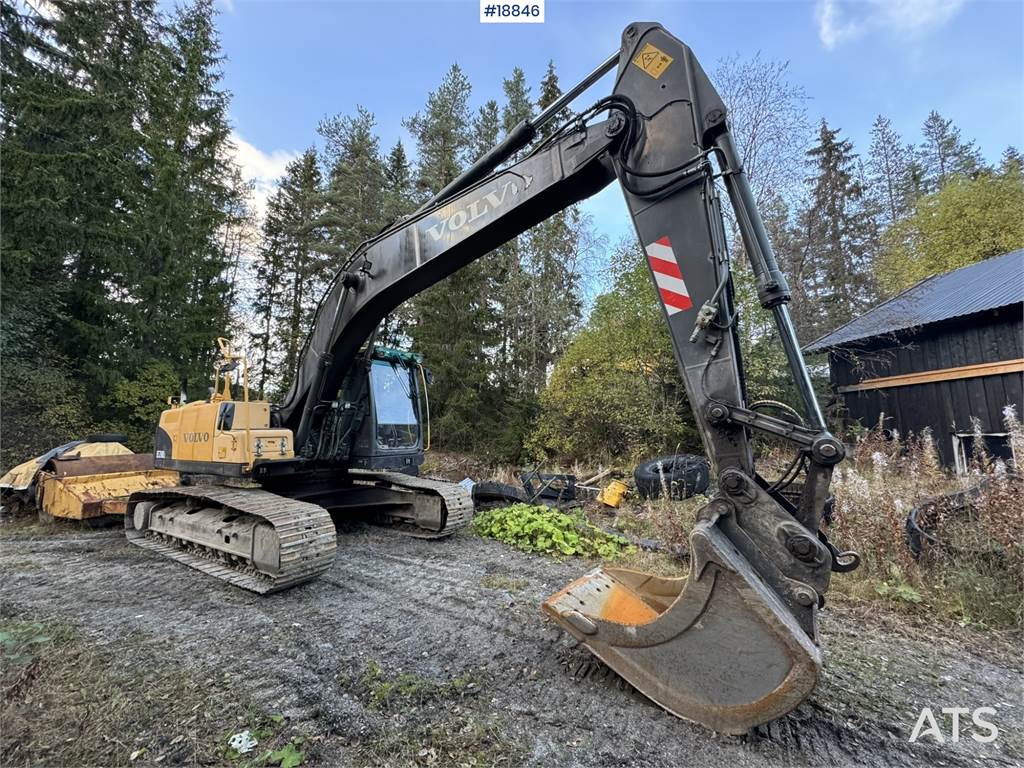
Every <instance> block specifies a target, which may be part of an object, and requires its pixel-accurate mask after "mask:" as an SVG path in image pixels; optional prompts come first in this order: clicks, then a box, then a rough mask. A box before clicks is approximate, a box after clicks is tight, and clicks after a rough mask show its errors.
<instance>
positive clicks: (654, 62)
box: [633, 43, 672, 80]
mask: <svg viewBox="0 0 1024 768" xmlns="http://www.w3.org/2000/svg"><path fill="white" fill-rule="evenodd" d="M633 63H634V64H636V65H637V66H638V67H640V69H642V70H643V71H644V72H646V73H647V74H648V75H650V76H651V77H653V78H654V79H655V80H657V79H658V78H659V77H661V73H662V72H664V71H665V70H666V69H668V65H669V64H671V63H672V57H671V56H669V55H668V54H667V53H665V52H664V51H662V50H660V49H658V48H655V47H654V46H653V45H651V44H650V43H647V45H645V46H644V47H643V48H642V49H641V50H640V53H638V54H637V55H636V58H635V59H633Z"/></svg>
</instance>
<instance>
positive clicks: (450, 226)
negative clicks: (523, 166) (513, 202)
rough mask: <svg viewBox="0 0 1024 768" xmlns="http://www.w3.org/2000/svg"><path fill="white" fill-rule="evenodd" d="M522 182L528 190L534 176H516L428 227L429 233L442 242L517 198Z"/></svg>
mask: <svg viewBox="0 0 1024 768" xmlns="http://www.w3.org/2000/svg"><path fill="white" fill-rule="evenodd" d="M520 181H522V189H528V188H529V186H530V183H531V182H532V181H533V177H532V176H526V175H516V176H513V177H512V178H510V179H508V181H506V182H505V183H504V184H502V185H501V186H499V187H498V188H497V189H495V190H492V191H490V192H488V193H487V194H486V195H484V196H483V197H479V198H477V199H476V200H474V201H473V202H471V203H470V204H469V205H467V206H466V207H465V208H461V209H459V210H457V211H456V212H455V213H453V214H452V215H451V216H449V217H448V218H446V219H442V220H441V221H439V222H438V223H437V224H435V225H434V226H432V227H427V232H428V233H429V234H430V236H431V237H432V238H433V239H434V240H435V241H437V240H440V239H441V238H442V237H444V236H445V235H446V234H448V235H450V234H453V233H455V232H458V231H459V230H460V229H462V228H463V227H466V226H468V225H470V224H472V223H473V222H474V221H476V220H477V219H479V218H480V217H482V216H486V215H487V214H488V213H490V212H491V211H493V210H495V209H496V208H498V206H500V205H502V204H503V203H504V202H505V200H506V199H509V198H512V197H515V196H516V195H518V194H519V193H520V192H521V191H522V190H521V189H520Z"/></svg>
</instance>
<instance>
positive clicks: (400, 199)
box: [384, 141, 416, 225]
mask: <svg viewBox="0 0 1024 768" xmlns="http://www.w3.org/2000/svg"><path fill="white" fill-rule="evenodd" d="M412 182H413V179H412V166H410V165H409V159H408V158H407V157H406V155H405V147H403V146H402V142H401V141H397V142H395V146H394V147H392V148H391V151H390V152H389V153H388V156H387V159H386V160H385V161H384V210H385V216H384V219H385V221H386V222H387V223H388V224H389V225H390V224H394V223H395V222H397V221H398V220H399V219H400V218H402V217H403V216H407V215H408V214H410V213H412V211H413V209H414V208H415V207H416V206H415V203H413V200H412Z"/></svg>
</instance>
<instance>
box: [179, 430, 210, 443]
mask: <svg viewBox="0 0 1024 768" xmlns="http://www.w3.org/2000/svg"><path fill="white" fill-rule="evenodd" d="M183 437H184V439H185V442H186V443H205V442H208V441H209V439H210V433H209V432H186V433H185V434H184V435H183Z"/></svg>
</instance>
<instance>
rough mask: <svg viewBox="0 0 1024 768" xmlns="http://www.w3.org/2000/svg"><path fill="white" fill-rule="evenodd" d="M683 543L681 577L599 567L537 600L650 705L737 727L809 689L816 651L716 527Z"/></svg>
mask: <svg viewBox="0 0 1024 768" xmlns="http://www.w3.org/2000/svg"><path fill="white" fill-rule="evenodd" d="M690 546H691V565H690V574H689V576H688V577H684V578H663V577H660V576H653V575H650V574H646V573H642V572H640V571H630V570H624V569H619V568H603V567H602V568H598V569H596V570H594V571H592V572H591V573H589V574H587V575H586V576H584V577H583V578H581V579H578V580H577V581H575V582H573V583H572V584H570V585H569V586H568V587H566V588H565V589H563V590H562V591H561V592H558V593H557V594H555V595H552V596H551V597H550V598H548V599H547V601H545V603H544V605H543V609H544V611H545V613H547V614H548V615H550V616H551V617H552V618H553V619H554V620H555V621H556V622H557V623H558V624H559V625H560V626H561V627H562V628H563V629H565V630H566V631H568V632H569V633H570V634H571V635H573V636H574V637H575V638H576V639H577V640H579V641H580V642H581V643H583V644H584V645H585V646H586V647H587V648H589V649H590V651H591V652H593V653H594V655H595V656H597V657H598V658H600V659H601V660H602V661H603V662H604V663H606V664H607V665H608V666H609V667H611V668H612V669H613V670H615V672H617V673H618V674H619V675H620V676H621V677H623V678H624V679H625V680H626V681H627V682H629V683H630V684H632V685H633V686H634V687H635V688H636V689H637V690H639V691H640V692H641V693H643V694H644V695H645V696H647V697H648V698H649V699H651V700H652V701H654V702H655V703H656V704H658V705H659V706H661V707H663V708H664V709H666V710H668V711H669V712H671V713H672V714H674V715H677V716H679V717H682V718H686V719H687V720H693V721H695V722H697V723H700V724H702V725H704V726H706V727H708V728H711V729H713V730H715V731H720V732H723V733H730V734H742V733H745V732H747V731H748V730H749V729H750V728H753V727H754V726H756V725H759V724H762V723H765V722H768V721H769V720H774V719H775V718H777V717H780V716H782V715H784V714H786V713H787V712H789V711H790V710H792V709H793V708H794V707H796V706H797V705H798V704H799V703H800V702H801V701H803V700H804V698H806V697H807V696H808V695H809V694H810V692H811V691H812V690H813V689H814V686H815V683H816V682H817V678H818V671H819V670H820V669H821V653H820V651H819V649H818V647H817V646H816V645H815V644H814V642H813V641H812V640H811V639H810V638H809V637H808V636H807V634H806V633H805V632H804V631H803V629H801V627H800V626H799V625H798V624H797V622H796V620H795V619H794V617H793V615H792V614H791V613H790V612H789V611H788V610H787V609H786V607H785V605H783V603H782V601H781V600H780V599H779V598H778V596H777V595H776V594H775V592H773V591H772V590H771V589H770V588H769V587H768V586H767V585H766V584H765V583H764V582H763V581H762V580H761V579H760V577H759V576H758V575H757V574H756V573H755V572H754V570H753V569H752V568H751V566H750V564H749V563H748V562H747V561H746V560H745V559H744V557H743V556H742V555H741V554H740V553H739V552H738V551H737V549H736V548H735V547H734V546H733V545H732V543H731V542H730V541H729V539H728V538H726V536H725V535H724V534H723V533H722V531H721V530H720V529H719V528H718V527H717V526H715V525H714V524H712V523H706V522H701V523H698V525H697V527H696V528H695V530H694V532H693V533H692V534H691V536H690Z"/></svg>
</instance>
